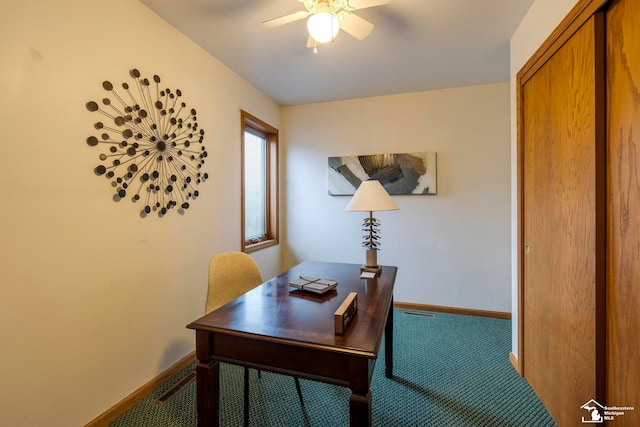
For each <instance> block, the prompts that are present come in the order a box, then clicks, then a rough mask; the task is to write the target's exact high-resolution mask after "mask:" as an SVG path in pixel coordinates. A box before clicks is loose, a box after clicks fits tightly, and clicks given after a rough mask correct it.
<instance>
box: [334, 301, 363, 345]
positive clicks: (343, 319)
mask: <svg viewBox="0 0 640 427" xmlns="http://www.w3.org/2000/svg"><path fill="white" fill-rule="evenodd" d="M357 311H358V293H357V292H351V293H350V294H349V295H347V297H346V298H345V300H344V301H342V304H340V307H338V309H337V310H336V312H335V313H334V315H333V321H334V325H335V332H336V334H340V335H342V334H344V332H345V331H346V330H347V328H348V327H349V324H350V323H351V321H352V320H353V318H354V317H355V315H356V312H357Z"/></svg>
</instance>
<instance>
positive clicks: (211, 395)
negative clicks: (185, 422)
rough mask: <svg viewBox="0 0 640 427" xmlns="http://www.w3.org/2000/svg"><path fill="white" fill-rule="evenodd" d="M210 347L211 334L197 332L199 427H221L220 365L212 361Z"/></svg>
mask: <svg viewBox="0 0 640 427" xmlns="http://www.w3.org/2000/svg"><path fill="white" fill-rule="evenodd" d="M210 347H211V341H210V337H209V334H208V333H206V332H201V331H196V357H197V358H198V364H197V365H196V404H197V407H198V427H212V426H213V427H219V426H220V363H218V362H217V361H215V360H211V356H210V355H211V353H210V351H209V349H210Z"/></svg>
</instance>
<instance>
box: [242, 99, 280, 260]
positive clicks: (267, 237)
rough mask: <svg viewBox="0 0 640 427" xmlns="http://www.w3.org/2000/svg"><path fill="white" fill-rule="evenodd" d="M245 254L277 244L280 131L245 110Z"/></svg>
mask: <svg viewBox="0 0 640 427" xmlns="http://www.w3.org/2000/svg"><path fill="white" fill-rule="evenodd" d="M240 115H241V120H242V197H241V200H242V251H243V252H253V251H255V250H258V249H262V248H265V247H268V246H273V245H277V244H278V130H277V129H275V128H273V127H271V126H269V125H268V124H266V123H264V122H263V121H262V120H260V119H258V118H256V117H254V116H252V115H251V114H249V113H247V112H245V111H242V112H241V113H240Z"/></svg>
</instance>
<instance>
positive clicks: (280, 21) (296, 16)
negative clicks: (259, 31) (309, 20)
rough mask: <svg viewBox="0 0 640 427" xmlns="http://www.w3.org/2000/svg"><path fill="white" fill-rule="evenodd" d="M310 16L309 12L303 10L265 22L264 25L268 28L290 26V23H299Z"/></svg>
mask: <svg viewBox="0 0 640 427" xmlns="http://www.w3.org/2000/svg"><path fill="white" fill-rule="evenodd" d="M307 16H309V12H307V11H306V10H301V11H300V12H294V13H291V14H289V15H285V16H281V17H279V18H273V19H269V20H267V21H264V22H263V24H264V25H265V26H266V27H277V26H278V25H284V24H288V23H289V22H293V21H299V20H300V19H304V18H306V17H307Z"/></svg>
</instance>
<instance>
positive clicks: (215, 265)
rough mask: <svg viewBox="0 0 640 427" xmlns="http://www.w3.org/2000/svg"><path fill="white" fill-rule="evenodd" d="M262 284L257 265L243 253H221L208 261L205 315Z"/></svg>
mask: <svg viewBox="0 0 640 427" xmlns="http://www.w3.org/2000/svg"><path fill="white" fill-rule="evenodd" d="M262 282H263V280H262V274H261V273H260V268H259V267H258V264H256V262H255V261H254V260H253V258H251V257H250V256H249V255H247V254H245V253H244V252H223V253H221V254H217V255H214V256H213V257H211V260H210V261H209V288H208V290H207V301H206V303H205V313H209V312H211V311H213V310H215V309H216V308H218V307H221V306H223V305H225V304H226V303H228V302H229V301H231V300H233V299H235V298H237V297H239V296H240V295H242V294H244V293H246V292H247V291H250V290H251V289H253V288H255V287H256V286H258V285H260V284H261V283H262Z"/></svg>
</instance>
